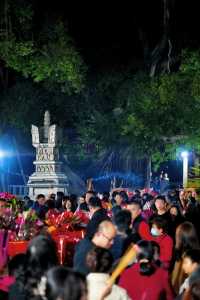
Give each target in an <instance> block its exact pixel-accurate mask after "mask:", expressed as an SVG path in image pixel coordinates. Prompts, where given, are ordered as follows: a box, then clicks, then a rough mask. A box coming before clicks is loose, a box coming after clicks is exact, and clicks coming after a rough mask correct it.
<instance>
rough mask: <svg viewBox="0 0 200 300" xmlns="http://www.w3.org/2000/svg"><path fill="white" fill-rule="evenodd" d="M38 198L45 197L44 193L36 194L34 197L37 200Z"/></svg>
mask: <svg viewBox="0 0 200 300" xmlns="http://www.w3.org/2000/svg"><path fill="white" fill-rule="evenodd" d="M40 198H45V195H44V194H38V195H37V197H36V199H37V200H38V199H40Z"/></svg>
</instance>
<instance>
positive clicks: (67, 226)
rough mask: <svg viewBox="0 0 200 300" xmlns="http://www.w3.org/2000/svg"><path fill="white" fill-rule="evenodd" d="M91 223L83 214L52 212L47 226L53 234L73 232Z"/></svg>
mask: <svg viewBox="0 0 200 300" xmlns="http://www.w3.org/2000/svg"><path fill="white" fill-rule="evenodd" d="M88 221H89V219H88V217H87V216H86V214H85V213H83V212H81V211H80V212H75V213H73V212H69V211H64V212H62V213H55V212H52V213H51V214H49V215H48V218H47V219H46V221H45V222H46V224H47V225H48V226H49V228H48V231H49V232H50V233H52V232H59V233H61V232H66V231H68V230H71V231H73V230H74V229H75V228H76V227H77V226H84V225H85V224H87V223H88Z"/></svg>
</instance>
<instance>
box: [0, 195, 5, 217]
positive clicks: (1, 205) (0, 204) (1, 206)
mask: <svg viewBox="0 0 200 300" xmlns="http://www.w3.org/2000/svg"><path fill="white" fill-rule="evenodd" d="M5 210H6V200H5V199H2V198H0V217H2V216H3V215H4V214H5Z"/></svg>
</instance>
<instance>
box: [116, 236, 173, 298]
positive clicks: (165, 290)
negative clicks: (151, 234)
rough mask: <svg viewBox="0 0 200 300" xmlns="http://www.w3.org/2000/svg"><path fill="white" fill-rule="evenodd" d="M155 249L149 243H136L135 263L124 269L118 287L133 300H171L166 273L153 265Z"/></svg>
mask: <svg viewBox="0 0 200 300" xmlns="http://www.w3.org/2000/svg"><path fill="white" fill-rule="evenodd" d="M154 251H155V247H154V246H153V244H152V243H151V242H150V241H144V240H142V241H140V242H138V254H137V261H138V262H137V263H136V264H134V265H132V266H131V267H130V268H128V269H126V270H125V271H124V272H123V273H122V275H121V277H120V280H119V285H120V286H121V287H123V288H124V289H126V290H127V292H128V294H129V297H131V299H133V300H162V299H165V300H172V299H174V298H173V292H172V289H171V287H170V284H169V278H168V273H167V272H166V271H165V270H164V269H162V268H160V267H158V266H157V265H156V263H155V259H154V257H155V253H154Z"/></svg>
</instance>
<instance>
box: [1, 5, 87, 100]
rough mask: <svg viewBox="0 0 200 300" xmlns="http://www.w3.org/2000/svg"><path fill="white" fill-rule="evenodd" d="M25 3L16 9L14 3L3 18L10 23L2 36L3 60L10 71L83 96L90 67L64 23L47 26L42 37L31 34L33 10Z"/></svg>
mask: <svg viewBox="0 0 200 300" xmlns="http://www.w3.org/2000/svg"><path fill="white" fill-rule="evenodd" d="M25 4H26V3H25V2H23V5H22V6H20V5H14V6H13V4H12V2H11V3H10V5H8V6H7V11H6V17H5V16H4V19H5V20H7V21H6V23H5V26H4V27H5V29H2V32H1V35H0V58H1V59H2V60H4V61H5V63H6V66H7V67H8V68H10V69H12V70H14V71H16V72H19V73H21V74H22V75H23V76H24V77H25V78H32V79H33V81H34V82H41V83H44V84H45V86H48V87H49V88H54V87H55V88H57V87H59V88H60V90H61V91H62V92H64V93H68V94H71V93H73V92H75V93H80V91H81V90H83V88H84V87H85V77H86V71H87V67H86V65H85V63H84V61H83V59H82V58H81V56H80V54H79V52H78V51H77V49H76V48H75V47H74V45H73V43H72V39H71V38H70V36H69V34H68V32H67V29H66V28H65V26H64V24H63V22H61V21H56V22H55V23H53V24H48V25H46V26H44V27H43V30H42V31H41V32H40V33H39V34H38V33H37V34H32V30H31V26H33V24H32V25H31V23H32V17H33V15H34V10H33V8H32V6H31V5H28V4H27V5H25ZM11 12H12V13H11ZM8 20H9V22H10V23H9V24H10V28H9V29H8V24H7V23H8ZM12 24H15V26H17V27H19V28H18V29H19V30H20V31H19V30H16V29H17V28H16V27H13V26H11V25H12ZM19 32H20V34H19Z"/></svg>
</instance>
